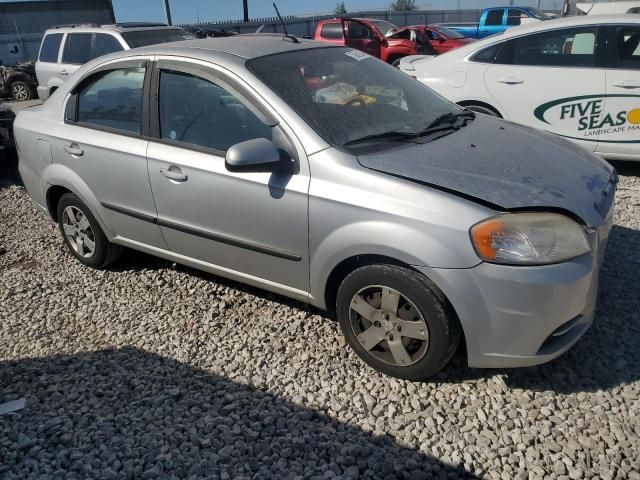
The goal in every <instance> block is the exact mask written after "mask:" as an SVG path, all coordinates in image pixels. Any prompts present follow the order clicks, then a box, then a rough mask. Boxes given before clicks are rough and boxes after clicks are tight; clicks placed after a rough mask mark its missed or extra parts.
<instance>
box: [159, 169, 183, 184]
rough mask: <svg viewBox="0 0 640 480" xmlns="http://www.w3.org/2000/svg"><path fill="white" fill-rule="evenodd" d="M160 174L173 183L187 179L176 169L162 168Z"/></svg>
mask: <svg viewBox="0 0 640 480" xmlns="http://www.w3.org/2000/svg"><path fill="white" fill-rule="evenodd" d="M160 174H161V175H162V176H163V177H165V178H168V179H169V180H173V181H174V182H185V181H186V180H187V179H188V178H189V177H188V176H187V175H185V174H184V173H182V170H180V169H179V168H178V167H169V168H163V169H161V170H160Z"/></svg>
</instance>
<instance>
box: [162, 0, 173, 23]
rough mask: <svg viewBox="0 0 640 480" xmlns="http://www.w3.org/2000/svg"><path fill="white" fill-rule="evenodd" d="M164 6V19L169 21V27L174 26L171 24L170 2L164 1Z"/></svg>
mask: <svg viewBox="0 0 640 480" xmlns="http://www.w3.org/2000/svg"><path fill="white" fill-rule="evenodd" d="M163 5H164V18H166V19H167V25H173V23H171V7H170V6H169V0H163Z"/></svg>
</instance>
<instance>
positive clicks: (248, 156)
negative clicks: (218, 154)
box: [225, 138, 280, 172]
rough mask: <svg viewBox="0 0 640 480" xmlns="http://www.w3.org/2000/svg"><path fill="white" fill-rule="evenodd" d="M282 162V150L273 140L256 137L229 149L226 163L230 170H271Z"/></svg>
mask: <svg viewBox="0 0 640 480" xmlns="http://www.w3.org/2000/svg"><path fill="white" fill-rule="evenodd" d="M279 162H280V150H278V148H277V147H276V146H275V145H274V144H273V142H272V141H271V140H267V139H266V138H254V139H253V140H247V141H246V142H240V143H236V144H235V145H233V146H232V147H231V148H229V150H227V156H226V158H225V165H226V167H227V170H229V171H230V172H269V171H271V170H273V167H275V165H276V164H277V163H279Z"/></svg>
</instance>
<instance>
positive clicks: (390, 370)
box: [336, 265, 461, 380]
mask: <svg viewBox="0 0 640 480" xmlns="http://www.w3.org/2000/svg"><path fill="white" fill-rule="evenodd" d="M336 312H337V316H338V321H339V323H340V327H341V329H342V332H343V334H344V335H345V337H346V339H347V342H348V343H349V345H350V346H351V348H353V350H354V351H355V352H356V353H357V354H358V356H360V358H362V359H363V360H364V361H365V362H366V363H367V364H369V365H370V366H372V367H373V368H375V369H377V370H380V371H381V372H383V373H386V374H387V375H391V376H393V377H397V378H403V379H407V380H425V379H427V378H429V377H431V376H432V375H434V374H435V373H437V372H438V371H439V370H441V369H442V368H443V367H444V366H445V365H446V364H447V363H448V362H449V360H450V359H451V357H452V356H453V354H454V353H455V351H456V348H457V346H458V343H459V340H460V333H461V331H460V326H459V324H458V321H457V319H456V318H455V315H454V314H453V313H452V311H451V308H450V306H449V305H448V304H447V301H446V299H445V298H444V295H443V294H442V292H440V290H439V289H438V288H437V287H436V286H435V285H434V284H433V283H432V282H430V281H429V280H428V279H427V278H426V277H424V276H423V275H421V274H419V273H418V272H415V271H413V270H410V269H408V268H404V267H399V266H396V265H368V266H365V267H361V268H359V269H357V270H355V271H354V272H352V273H351V274H349V275H348V276H347V277H346V278H345V279H344V281H343V282H342V285H341V286H340V288H339V289H338V296H337V302H336Z"/></svg>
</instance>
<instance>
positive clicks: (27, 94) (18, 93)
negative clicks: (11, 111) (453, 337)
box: [11, 80, 35, 102]
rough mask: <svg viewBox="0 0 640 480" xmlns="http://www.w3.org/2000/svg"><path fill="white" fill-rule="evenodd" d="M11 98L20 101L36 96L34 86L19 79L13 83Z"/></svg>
mask: <svg viewBox="0 0 640 480" xmlns="http://www.w3.org/2000/svg"><path fill="white" fill-rule="evenodd" d="M11 98H13V99H14V100H17V101H19V102H24V101H25V100H31V99H33V98H35V92H34V91H33V87H32V86H31V85H29V84H28V83H27V82H24V81H22V80H17V81H15V82H13V83H12V84H11Z"/></svg>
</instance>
